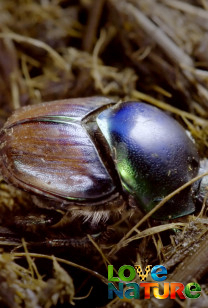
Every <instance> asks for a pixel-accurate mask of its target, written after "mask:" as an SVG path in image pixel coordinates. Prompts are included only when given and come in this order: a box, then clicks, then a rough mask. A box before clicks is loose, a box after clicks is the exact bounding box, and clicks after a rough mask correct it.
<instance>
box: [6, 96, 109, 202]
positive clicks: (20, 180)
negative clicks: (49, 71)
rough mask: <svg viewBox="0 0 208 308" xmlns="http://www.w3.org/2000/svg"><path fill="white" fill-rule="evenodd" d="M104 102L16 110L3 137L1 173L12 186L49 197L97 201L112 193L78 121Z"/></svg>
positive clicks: (100, 99)
mask: <svg viewBox="0 0 208 308" xmlns="http://www.w3.org/2000/svg"><path fill="white" fill-rule="evenodd" d="M109 103H110V100H109V99H107V98H103V97H95V98H84V99H82V98H80V99H71V100H62V101H55V102H51V103H43V104H39V105H34V106H28V107H24V108H21V109H19V110H17V111H16V112H15V113H14V114H13V115H12V116H11V117H10V118H9V119H8V121H7V123H6V124H5V126H4V128H3V130H2V132H1V138H0V142H1V151H0V156H1V165H2V166H1V168H2V173H3V176H4V178H6V179H7V181H9V182H10V183H12V184H14V185H16V186H18V187H20V188H23V189H26V190H29V191H32V192H34V193H38V194H40V195H44V196H45V195H46V196H49V197H51V198H54V199H57V198H64V199H67V200H69V201H71V200H74V201H88V202H92V203H93V200H95V201H98V200H99V199H105V198H107V196H109V195H111V194H112V193H113V191H114V190H115V185H114V183H113V181H112V179H111V177H110V175H109V173H108V171H107V170H106V168H105V166H104V164H103V162H102V161H101V159H100V157H99V155H98V152H97V150H96V147H95V146H94V143H93V141H92V140H91V138H90V136H89V134H88V132H87V131H86V129H85V126H84V125H83V123H82V119H83V118H84V117H85V116H86V115H88V114H89V113H90V112H92V111H93V110H96V109H97V108H99V107H100V106H103V105H106V104H109Z"/></svg>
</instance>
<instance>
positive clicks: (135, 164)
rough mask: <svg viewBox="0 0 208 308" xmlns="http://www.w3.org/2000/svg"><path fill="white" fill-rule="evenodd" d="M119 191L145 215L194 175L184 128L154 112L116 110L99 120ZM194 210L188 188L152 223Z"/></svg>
mask: <svg viewBox="0 0 208 308" xmlns="http://www.w3.org/2000/svg"><path fill="white" fill-rule="evenodd" d="M97 123H98V126H99V127H100V129H101V131H102V133H103V135H104V136H105V138H106V140H107V142H108V144H109V146H110V148H111V151H112V157H113V159H114V162H115V165H116V168H117V171H118V174H119V176H120V179H121V183H122V186H123V188H124V189H125V190H126V191H128V193H130V194H131V195H133V196H134V197H135V199H136V200H137V203H138V205H139V207H141V208H142V209H143V210H144V211H145V212H149V211H150V210H151V209H152V208H153V207H155V206H156V205H157V204H158V203H159V201H160V200H161V199H162V198H164V197H165V196H166V195H168V194H169V193H171V192H173V191H174V190H175V189H177V188H178V187H180V186H181V185H183V184H184V183H186V182H188V181H189V180H191V179H192V178H193V177H194V176H196V175H197V173H198V169H199V157H198V153H197V150H196V147H195V145H194V143H193V141H192V140H191V139H190V138H189V136H188V135H187V133H186V131H185V130H184V128H183V127H182V126H181V125H180V124H179V123H178V122H176V121H175V120H174V119H173V118H172V117H170V116H169V115H167V114H166V113H164V112H162V111H161V110H159V109H158V108H156V107H153V106H151V105H148V104H145V103H140V102H125V103H121V104H116V105H115V106H114V107H111V108H109V109H107V110H104V111H103V112H102V113H101V114H99V116H98V118H97ZM194 210H195V206H194V203H193V200H192V196H191V187H188V188H187V189H185V190H183V191H182V192H181V193H179V194H178V195H176V196H175V197H174V198H172V199H171V200H170V201H168V202H167V204H165V205H164V206H163V208H161V209H160V210H159V211H158V212H156V213H155V215H154V217H155V218H161V217H162V219H166V218H176V217H179V216H183V215H187V214H190V213H192V212H193V211H194Z"/></svg>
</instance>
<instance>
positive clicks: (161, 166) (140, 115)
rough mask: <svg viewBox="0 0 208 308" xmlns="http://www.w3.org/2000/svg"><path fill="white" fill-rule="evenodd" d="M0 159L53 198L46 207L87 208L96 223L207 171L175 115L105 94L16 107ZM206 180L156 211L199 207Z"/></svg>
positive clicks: (160, 214) (176, 213)
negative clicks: (173, 116) (202, 186)
mask: <svg viewBox="0 0 208 308" xmlns="http://www.w3.org/2000/svg"><path fill="white" fill-rule="evenodd" d="M0 159H1V172H2V175H3V177H4V179H5V180H6V181H7V182H8V183H11V184H12V185H14V186H16V187H18V188H21V189H23V190H26V191H29V192H31V193H32V194H33V195H36V196H38V200H41V198H47V201H46V199H45V202H44V203H41V202H36V203H37V204H38V206H39V207H44V208H45V209H49V210H50V209H54V210H59V211H63V212H66V213H70V214H71V215H72V216H73V215H74V216H79V215H82V216H83V217H85V218H84V219H85V220H90V224H91V225H92V226H93V225H96V224H97V225H98V223H99V222H100V221H101V220H102V221H105V220H108V219H109V217H110V216H111V213H122V212H123V211H124V210H126V209H128V208H131V207H133V208H139V209H141V210H142V211H143V212H149V211H150V210H151V209H152V208H154V207H155V206H156V205H157V203H158V202H159V201H160V200H162V198H164V197H165V196H166V195H167V194H169V193H171V192H172V191H174V190H175V189H177V188H179V187H180V186H181V185H183V184H184V183H186V182H188V181H189V180H191V179H192V178H194V177H195V176H196V175H197V174H198V173H199V170H200V159H199V155H198V152H197V149H196V146H195V144H194V142H193V140H192V139H191V138H190V137H189V136H188V134H187V133H186V131H185V129H184V128H183V127H182V126H181V125H180V124H179V123H178V122H177V121H176V120H175V119H173V118H172V117H171V116H170V115H168V114H167V113H165V112H164V111H161V110H160V109H158V108H156V107H154V106H152V105H149V104H147V103H143V102H136V101H129V102H119V103H115V102H113V101H112V100H111V99H109V98H105V97H88V98H75V99H65V100H59V101H53V102H47V103H41V104H37V105H31V106H26V107H22V108H20V109H18V110H16V111H15V112H14V113H13V114H12V115H11V116H10V117H9V119H8V120H7V122H6V123H5V125H4V127H3V128H2V130H1V134H0ZM199 186H200V183H199V184H197V185H195V186H193V185H192V186H189V187H187V188H186V189H184V190H183V191H181V192H180V193H178V194H177V195H175V196H174V197H173V198H172V199H171V200H169V201H168V202H167V203H166V204H165V205H164V206H163V207H162V208H161V209H159V210H158V211H157V212H156V213H155V214H154V215H153V218H155V219H161V220H165V219H170V218H171V219H174V218H177V217H180V216H184V215H188V214H191V213H193V212H194V211H195V201H194V195H196V194H197V192H198V191H199V190H200V188H199ZM129 200H130V201H129Z"/></svg>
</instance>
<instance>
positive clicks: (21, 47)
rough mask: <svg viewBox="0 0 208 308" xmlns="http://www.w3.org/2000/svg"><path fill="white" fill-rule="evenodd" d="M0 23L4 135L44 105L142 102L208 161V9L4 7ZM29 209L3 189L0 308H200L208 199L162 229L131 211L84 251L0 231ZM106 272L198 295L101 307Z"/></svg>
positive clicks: (202, 2) (185, 4) (187, 3)
mask: <svg viewBox="0 0 208 308" xmlns="http://www.w3.org/2000/svg"><path fill="white" fill-rule="evenodd" d="M0 20H1V23H0V91H1V96H0V125H1V127H2V126H3V124H4V122H5V121H6V119H7V118H8V116H9V115H10V114H11V112H12V111H13V110H15V109H17V108H19V107H20V106H25V105H30V104H38V103H40V102H43V101H51V100H57V99H63V98H73V97H85V96H93V95H97V96H98V95H104V96H108V97H110V98H112V99H113V100H114V101H119V100H142V101H146V102H148V103H150V104H153V105H155V106H158V107H160V108H162V109H163V110H165V111H166V112H169V113H171V114H172V115H173V116H174V117H175V118H176V119H177V120H178V121H179V122H181V123H182V125H183V126H184V127H185V128H186V129H187V130H189V131H190V132H191V134H192V136H193V138H194V139H195V141H196V144H197V147H198V150H199V153H200V155H201V157H202V158H207V157H208V56H207V48H208V34H207V30H208V1H207V0H197V1H192V0H180V1H179V0H171V1H170V0H140V1H137V0H78V1H70V0H16V1H14V0H9V1H5V0H0ZM207 171H208V170H207ZM187 185H189V184H187ZM180 189H183V188H180ZM174 193H177V192H174ZM168 197H170V196H167V197H166V198H168ZM166 198H164V200H163V201H162V203H160V204H159V205H158V208H159V207H160V206H163V204H164V203H165V201H166V200H167V199H166ZM32 207H33V199H32V196H29V194H28V193H25V192H22V191H19V190H18V189H16V188H14V187H11V186H9V185H8V184H6V183H5V182H4V181H3V179H1V182H0V213H1V215H0V221H1V227H0V246H1V251H0V252H1V253H0V305H1V307H12V308H19V307H26V308H29V307H34V308H36V307H37V308H39V307H44V308H50V307H55V306H56V307H63V306H64V304H66V305H67V307H72V306H75V307H76V306H77V307H86V306H87V307H101V306H102V307H108V308H110V307H113V308H114V307H119V308H122V307H164V306H165V307H166V308H167V307H200V308H203V307H208V275H207V273H208V266H207V256H208V250H207V247H208V233H207V232H208V231H207V230H208V228H207V226H208V211H207V201H206V200H205V201H204V204H203V207H202V208H201V207H200V209H199V210H198V211H197V212H196V213H195V214H193V215H189V216H187V217H183V218H180V219H177V220H174V221H167V222H163V223H162V225H161V223H160V222H159V221H153V220H151V217H150V216H151V213H150V214H148V215H146V216H143V217H142V216H141V213H137V214H134V215H132V213H131V212H130V213H128V214H126V216H124V217H122V219H121V220H120V221H118V222H115V223H114V224H112V226H111V227H110V228H109V229H108V230H107V231H106V232H105V233H104V234H103V236H102V238H100V237H99V236H97V237H96V236H92V235H88V236H86V237H85V238H84V239H82V245H83V247H84V248H83V249H80V247H79V245H78V244H77V243H76V241H72V240H71V241H69V239H68V238H66V237H64V235H63V234H62V232H61V231H60V230H58V231H56V230H53V232H50V233H48V234H44V235H43V234H39V235H38V232H37V233H35V237H34V235H33V234H30V235H29V236H28V237H26V234H24V232H23V233H22V232H19V229H17V230H13V229H12V225H11V228H9V227H5V220H8V221H9V220H11V224H12V219H15V218H14V217H16V220H17V219H19V224H21V223H22V220H21V219H24V216H28V214H27V213H28V212H30V211H31V208H32ZM44 215H45V216H44ZM57 215H58V214H57ZM43 216H44V217H42V216H41V217H40V221H39V225H40V226H41V223H42V220H41V219H42V218H45V217H47V213H43ZM32 219H33V216H32V213H31V217H28V221H29V220H30V221H31V220H32ZM49 220H50V218H49ZM34 232H36V231H34ZM40 233H41V232H40ZM24 237H26V238H25V240H23V238H24ZM108 264H114V267H115V268H116V269H118V268H119V267H120V266H121V265H123V264H141V265H142V266H143V267H145V266H146V265H148V264H153V265H156V264H164V265H165V266H166V268H167V269H168V274H169V275H168V279H169V281H171V280H172V281H181V282H184V283H187V282H190V281H194V282H196V281H197V282H198V283H199V284H200V286H201V288H202V295H201V297H200V298H199V299H197V300H195V301H194V304H193V301H191V300H190V301H188V300H185V301H184V302H182V301H179V300H177V299H176V300H164V301H159V300H156V299H151V300H150V301H149V302H148V301H146V300H143V299H141V300H139V301H138V300H131V301H128V302H124V301H121V300H119V299H118V298H115V299H114V300H112V301H108V300H107V290H106V289H105V288H106V284H107V282H108V281H107V265H108ZM161 302H162V303H161ZM194 305H195V306H194ZM64 307H66V306H64Z"/></svg>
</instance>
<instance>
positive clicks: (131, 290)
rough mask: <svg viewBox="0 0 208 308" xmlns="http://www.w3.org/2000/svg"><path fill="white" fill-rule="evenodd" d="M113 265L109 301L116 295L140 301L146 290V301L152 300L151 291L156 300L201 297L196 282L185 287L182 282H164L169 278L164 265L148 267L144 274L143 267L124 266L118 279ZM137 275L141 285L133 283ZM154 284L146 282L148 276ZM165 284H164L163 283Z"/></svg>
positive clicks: (111, 267)
mask: <svg viewBox="0 0 208 308" xmlns="http://www.w3.org/2000/svg"><path fill="white" fill-rule="evenodd" d="M113 270H114V268H113V265H108V281H109V283H108V299H113V296H114V295H116V296H118V297H119V298H120V299H123V298H127V299H133V298H135V299H140V291H141V289H142V288H143V290H144V297H143V298H144V299H150V296H151V290H152V294H153V296H154V297H155V298H158V299H165V298H168V297H170V299H175V298H176V296H178V297H179V298H180V299H186V298H193V299H196V298H198V297H199V296H200V295H201V293H200V292H201V287H200V285H199V284H198V283H196V282H190V283H188V284H187V285H186V286H184V285H183V284H182V283H181V282H163V281H164V280H166V278H167V270H166V268H165V266H163V265H155V266H154V267H152V265H147V266H146V268H145V270H144V272H143V270H142V267H141V265H135V266H134V267H133V266H131V265H123V266H121V267H120V268H119V270H118V277H114V274H113ZM136 274H137V275H138V276H139V278H140V281H142V282H140V283H136V282H133V280H134V279H135V277H136ZM149 275H151V278H152V280H153V281H154V282H143V281H146V279H147V278H148V276H149ZM162 282H163V283H162Z"/></svg>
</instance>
